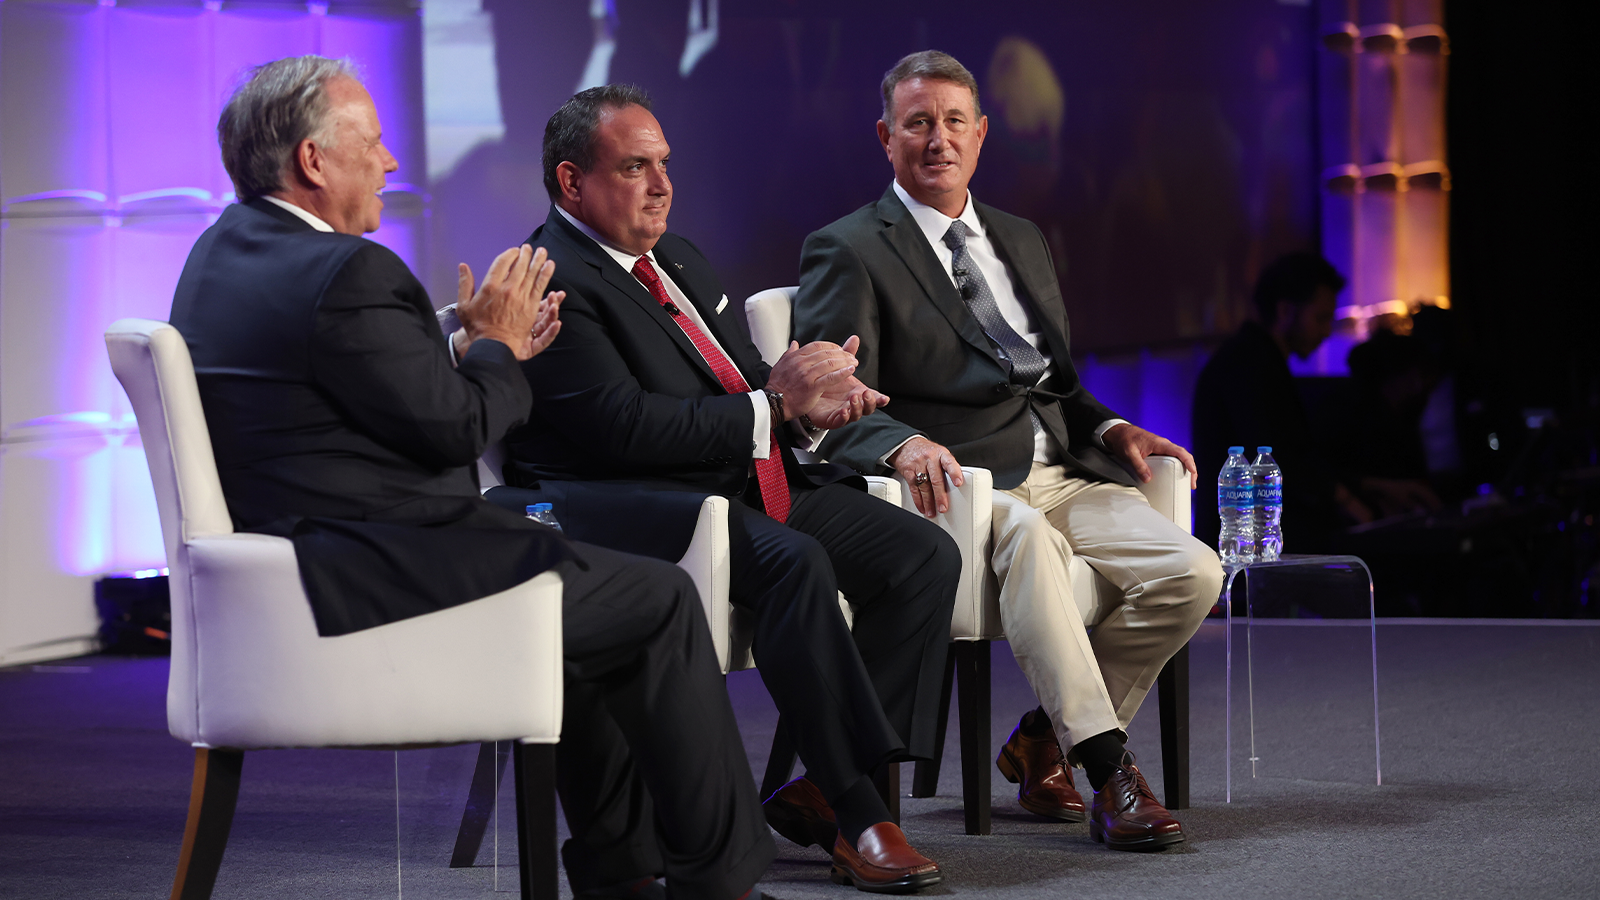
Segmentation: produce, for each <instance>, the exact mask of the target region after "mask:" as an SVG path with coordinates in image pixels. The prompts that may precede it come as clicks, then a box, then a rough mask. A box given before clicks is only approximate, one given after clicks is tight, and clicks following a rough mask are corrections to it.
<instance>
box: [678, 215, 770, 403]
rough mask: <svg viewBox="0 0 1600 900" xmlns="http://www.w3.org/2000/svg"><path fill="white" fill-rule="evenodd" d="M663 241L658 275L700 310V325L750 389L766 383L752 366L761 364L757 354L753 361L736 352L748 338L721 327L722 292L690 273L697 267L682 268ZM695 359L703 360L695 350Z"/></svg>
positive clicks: (691, 345) (708, 369)
mask: <svg viewBox="0 0 1600 900" xmlns="http://www.w3.org/2000/svg"><path fill="white" fill-rule="evenodd" d="M664 243H665V242H663V243H658V244H656V246H655V256H656V262H657V263H659V264H660V266H661V277H662V278H663V279H666V280H669V281H671V282H672V283H673V284H675V285H677V287H678V290H680V291H683V295H684V296H685V297H687V298H689V302H690V303H692V304H694V308H695V309H696V310H698V311H699V313H700V321H701V322H703V323H705V324H704V325H703V326H702V327H703V328H704V329H705V330H706V331H708V332H710V334H711V337H712V338H713V339H715V340H716V342H717V344H718V345H720V346H721V347H722V352H723V353H724V354H725V355H726V356H727V357H728V360H729V361H730V362H732V363H733V365H734V367H735V368H737V369H738V370H739V374H741V375H743V376H744V380H745V382H746V383H748V384H749V385H750V386H751V388H755V387H757V386H759V385H762V384H765V383H766V378H765V377H764V376H762V375H761V373H760V372H759V371H758V370H756V369H755V368H754V365H755V364H759V363H760V361H761V359H760V357H759V356H756V357H754V359H753V360H752V359H751V358H750V355H748V354H742V353H740V352H739V351H740V348H741V347H743V346H744V345H745V344H747V343H749V341H748V339H746V338H745V337H744V336H743V335H742V334H737V333H735V334H729V333H728V329H725V328H723V327H722V316H721V315H719V314H718V313H717V304H716V302H715V301H720V300H721V299H722V292H721V291H720V290H718V286H717V285H710V286H707V285H704V284H697V283H696V282H697V281H703V280H704V279H696V278H695V277H693V273H694V272H696V271H697V270H691V269H686V268H684V266H683V264H682V263H680V262H679V261H678V260H677V259H676V258H674V256H673V254H672V249H671V248H669V247H666V246H663V244H664ZM691 263H692V260H691ZM674 327H676V323H674ZM678 330H679V331H680V332H681V331H682V330H683V329H681V328H679V329H678ZM693 346H694V344H693V342H692V341H691V342H690V347H691V348H692V347H693ZM695 358H696V359H698V360H700V362H702V363H704V362H705V359H704V357H702V356H700V354H699V352H698V351H697V352H696V353H695ZM706 371H708V372H709V371H710V368H709V367H707V369H706ZM713 380H715V378H713ZM718 384H721V382H720V381H719V382H718Z"/></svg>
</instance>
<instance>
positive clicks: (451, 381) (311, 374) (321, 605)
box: [171, 199, 568, 634]
mask: <svg viewBox="0 0 1600 900" xmlns="http://www.w3.org/2000/svg"><path fill="white" fill-rule="evenodd" d="M171 321H172V324H173V325H174V326H175V327H176V328H177V329H178V331H179V332H180V333H181V334H183V336H184V339H185V340H186V341H187V343H188V345H189V352H190V354H191V356H192V357H193V359H194V365H195V375H196V379H197V381H198V383H199V388H200V399H201V403H202V405H203V406H204V408H205V413H206V422H207V425H208V427H209V430H210V432H211V441H212V448H213V450H214V451H215V455H216V460H217V470H218V474H219V476H220V477H221V480H222V489H223V494H224V495H225V497H226V498H227V502H228V510H229V512H230V514H231V515H232V517H233V520H234V526H235V527H236V528H238V529H239V530H242V531H257V532H265V533H271V534H281V535H286V536H289V537H291V538H292V539H293V540H294V541H295V550H296V554H297V557H298V559H299V563H300V569H301V574H302V577H303V579H304V581H305V584H306V589H307V592H308V594H309V595H310V598H311V602H312V607H313V611H314V612H315V613H316V615H317V622H318V626H319V629H320V630H321V631H322V633H323V634H342V633H345V632H348V631H355V630H358V629H360V628H366V627H371V626H373V625H379V624H383V623H384V622H389V621H395V620H396V619H402V618H406V617H408V616H412V615H418V614H421V613H425V612H430V611H432V610H435V609H440V608H443V607H446V606H452V605H455V604H457V603H462V602H466V601H468V600H472V599H476V598H478V597H483V596H486V595H488V594H492V593H497V592H499V591H502V590H505V589H507V588H510V587H512V586H514V585H516V584H518V583H520V582H522V581H525V580H527V579H528V578H531V577H533V576H534V575H536V574H538V573H539V572H541V571H543V570H544V569H546V568H549V567H550V566H551V565H554V564H555V562H557V561H558V560H560V559H562V558H563V557H564V556H565V555H567V553H568V551H567V549H566V547H565V544H564V542H563V541H561V540H560V539H559V538H557V537H555V536H554V535H552V534H551V533H550V532H549V531H548V530H547V529H543V528H539V527H538V526H534V525H532V524H531V523H529V522H527V521H526V520H525V519H522V518H520V517H517V516H512V515H508V514H506V513H505V512H504V511H503V510H500V509H498V508H496V507H494V506H493V505H491V504H488V503H485V502H484V501H483V500H482V498H480V497H479V496H478V493H477V485H476V476H475V469H474V463H475V461H476V459H477V458H478V456H479V455H480V454H481V453H482V452H483V449H484V448H485V447H486V446H488V445H489V444H490V443H491V442H493V441H496V440H499V439H500V437H501V436H502V435H503V434H504V433H505V432H506V431H507V430H508V429H509V428H510V427H511V426H513V425H516V424H519V423H520V422H521V421H523V419H525V418H526V416H527V408H528V396H529V395H528V388H527V383H526V380H525V379H524V378H523V377H522V374H521V371H520V370H519V369H518V367H517V365H516V359H515V357H514V356H512V354H511V351H510V349H509V348H507V347H506V346H505V345H504V344H501V343H498V342H496V341H478V342H476V343H475V344H474V345H473V346H472V348H471V349H470V350H469V351H468V352H467V354H466V357H465V358H464V359H462V360H461V364H460V366H459V367H458V368H452V366H451V364H450V358H449V355H448V351H447V349H446V345H445V342H444V338H443V336H442V335H441V334H440V333H439V329H438V326H437V324H436V321H435V319H434V314H433V309H432V305H431V304H430V303H429V301H428V295H427V292H426V291H424V290H423V288H422V285H421V284H420V283H418V282H417V280H416V278H414V277H413V276H412V274H411V272H410V270H408V269H407V268H406V265H405V263H403V262H402V261H401V260H400V258H399V257H397V256H395V254H394V253H393V252H391V251H390V250H389V249H387V248H386V247H383V246H382V245H380V244H376V243H373V242H372V241H369V240H366V239H364V238H360V237H354V236H351V235H344V234H336V233H334V234H330V233H327V232H321V231H317V230H316V229H313V228H312V227H311V226H310V225H308V224H306V223H305V222H303V221H302V220H300V219H299V218H297V217H295V216H294V215H293V214H291V213H290V212H288V211H287V210H284V209H282V208H280V207H278V206H275V205H273V204H272V203H269V202H267V201H265V200H260V199H257V200H253V201H250V202H248V203H243V204H236V205H234V206H230V207H228V208H227V209H226V210H224V211H223V213H222V216H221V217H220V218H219V219H218V220H217V222H216V224H215V225H213V226H211V227H210V228H209V229H207V230H206V232H205V233H204V234H203V235H201V237H200V240H199V241H197V242H196V243H195V246H194V249H193V250H192V251H191V252H190V254H189V259H188V262H187V263H186V264H185V265H184V270H183V274H182V276H181V277H180V279H179V281H178V288H177V292H176V294H175V296H174V298H173V304H172V315H171Z"/></svg>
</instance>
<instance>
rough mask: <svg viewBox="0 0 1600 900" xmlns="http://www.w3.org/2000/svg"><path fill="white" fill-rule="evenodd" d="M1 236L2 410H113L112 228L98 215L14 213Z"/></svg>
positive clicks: (15, 416) (19, 416)
mask: <svg viewBox="0 0 1600 900" xmlns="http://www.w3.org/2000/svg"><path fill="white" fill-rule="evenodd" d="M0 227H3V228H4V239H3V240H0V297H3V298H4V303H3V304H0V336H4V339H5V352H4V353H3V354H0V414H3V416H4V423H3V424H4V425H6V426H8V427H9V426H11V425H14V424H15V423H17V422H20V421H23V420H27V419H34V418H38V417H41V416H53V415H60V414H62V413H72V412H80V411H83V410H108V409H110V408H111V403H112V397H113V395H114V392H116V391H119V390H120V388H118V387H117V386H116V382H115V380H114V379H113V377H112V375H111V365H110V363H108V362H107V360H106V349H105V341H104V339H103V337H102V334H103V332H104V329H105V326H106V325H107V324H109V323H110V322H111V321H112V320H111V318H109V317H110V314H111V302H110V298H111V294H110V284H109V278H108V270H109V268H110V259H109V257H110V235H109V234H108V229H107V228H106V227H105V226H104V225H103V224H102V222H101V219H100V218H99V217H98V216H97V217H94V218H71V219H8V220H6V221H5V222H4V223H3V225H0Z"/></svg>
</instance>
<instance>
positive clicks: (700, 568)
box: [678, 494, 750, 673]
mask: <svg viewBox="0 0 1600 900" xmlns="http://www.w3.org/2000/svg"><path fill="white" fill-rule="evenodd" d="M678 568H680V569H683V570H684V571H685V572H688V573H689V578H690V579H691V580H693V581H694V586H695V589H696V590H698V591H699V592H700V603H701V604H702V606H703V608H704V609H705V613H706V624H707V625H709V626H711V643H712V646H714V647H715V648H716V650H717V663H718V664H719V665H720V666H721V667H722V671H723V672H724V673H726V672H727V671H728V668H729V665H730V656H731V655H732V650H733V648H734V647H735V646H743V648H744V650H743V653H744V655H746V656H748V655H749V647H750V642H749V641H748V640H746V641H743V642H742V645H741V642H740V641H738V640H735V639H734V637H733V634H732V631H733V612H734V610H733V605H732V604H731V603H729V602H728V577H729V573H731V572H732V570H733V564H732V562H731V561H730V557H729V555H728V498H727V497H721V496H718V495H716V494H711V495H708V496H707V497H706V499H705V500H704V501H703V502H702V503H701V504H700V515H699V516H698V517H697V518H696V519H695V523H694V534H693V536H691V537H690V538H689V549H688V550H685V551H684V554H683V558H682V559H680V560H678ZM745 667H746V666H743V665H741V666H738V668H745Z"/></svg>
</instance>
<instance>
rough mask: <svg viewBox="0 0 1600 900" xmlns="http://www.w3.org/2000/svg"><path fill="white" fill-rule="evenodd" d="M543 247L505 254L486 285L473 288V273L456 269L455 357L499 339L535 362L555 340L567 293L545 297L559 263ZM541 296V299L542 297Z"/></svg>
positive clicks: (462, 267)
mask: <svg viewBox="0 0 1600 900" xmlns="http://www.w3.org/2000/svg"><path fill="white" fill-rule="evenodd" d="M547 257H548V254H547V253H545V249H544V248H543V247H540V248H539V249H538V250H534V249H533V248H532V247H529V246H528V245H527V244H523V245H522V246H521V247H514V248H512V249H510V250H507V251H505V252H504V253H501V254H500V255H499V256H497V257H495V258H494V262H493V263H490V265H489V271H488V273H487V274H485V275H484V278H483V287H482V288H479V289H478V290H476V291H474V290H473V278H472V270H471V269H470V268H468V267H467V264H466V263H462V264H461V265H460V266H459V267H458V268H457V270H456V315H457V316H458V317H459V318H460V319H461V330H460V331H457V332H456V333H455V334H453V335H451V337H450V339H451V340H452V341H453V342H454V344H455V349H456V358H458V359H460V358H462V357H464V356H465V355H466V352H467V349H468V348H469V347H471V346H472V342H473V341H476V340H478V339H479V338H488V339H490V340H496V341H500V342H501V343H503V344H505V345H506V346H507V347H510V348H511V352H512V353H513V354H514V355H515V356H516V357H517V359H519V360H527V359H532V358H533V357H535V356H537V355H538V354H539V353H540V352H541V351H543V350H544V348H546V347H548V346H550V342H551V341H553V340H555V337H556V333H557V332H559V331H560V330H561V320H560V318H559V315H560V310H561V301H562V300H564V299H565V298H566V296H567V295H566V292H565V291H555V292H554V293H550V294H545V292H544V290H545V288H546V287H549V285H550V278H551V276H552V275H554V274H555V271H556V264H555V263H553V262H551V261H550V260H549V259H548V258H547ZM540 297H543V300H540V299H539V298H540Z"/></svg>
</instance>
